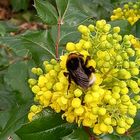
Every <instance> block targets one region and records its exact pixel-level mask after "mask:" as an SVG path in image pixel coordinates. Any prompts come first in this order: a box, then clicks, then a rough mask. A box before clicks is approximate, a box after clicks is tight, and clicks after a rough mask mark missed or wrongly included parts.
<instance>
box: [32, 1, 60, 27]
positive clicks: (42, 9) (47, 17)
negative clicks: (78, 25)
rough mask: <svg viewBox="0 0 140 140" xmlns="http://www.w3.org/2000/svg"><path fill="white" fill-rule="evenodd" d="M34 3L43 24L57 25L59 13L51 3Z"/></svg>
mask: <svg viewBox="0 0 140 140" xmlns="http://www.w3.org/2000/svg"><path fill="white" fill-rule="evenodd" d="M34 3H35V8H36V10H37V13H38V15H39V17H40V18H41V19H42V21H43V22H45V23H47V24H49V25H54V24H57V18H58V15H57V11H56V10H55V8H54V7H53V5H52V4H51V3H49V2H48V1H47V0H46V1H43V0H34Z"/></svg>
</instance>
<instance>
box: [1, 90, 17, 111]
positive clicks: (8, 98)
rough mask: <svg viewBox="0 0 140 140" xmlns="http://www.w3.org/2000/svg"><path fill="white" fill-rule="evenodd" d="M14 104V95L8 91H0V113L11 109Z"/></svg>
mask: <svg viewBox="0 0 140 140" xmlns="http://www.w3.org/2000/svg"><path fill="white" fill-rule="evenodd" d="M15 102H16V98H15V93H13V92H10V91H5V90H1V91H0V111H1V110H5V109H11V108H12V107H13V105H14V104H15Z"/></svg>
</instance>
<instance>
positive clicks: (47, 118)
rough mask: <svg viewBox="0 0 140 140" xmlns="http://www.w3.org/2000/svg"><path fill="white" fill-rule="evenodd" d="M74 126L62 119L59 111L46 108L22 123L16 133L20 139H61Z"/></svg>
mask: <svg viewBox="0 0 140 140" xmlns="http://www.w3.org/2000/svg"><path fill="white" fill-rule="evenodd" d="M74 127H75V126H74V125H73V124H69V123H67V122H65V121H64V120H62V118H61V114H60V113H54V112H53V111H52V110H49V109H46V110H44V111H43V112H41V113H40V114H39V115H38V116H36V118H35V119H34V120H33V121H32V122H30V123H27V124H25V125H23V126H22V127H21V128H20V129H19V130H18V131H17V132H16V134H17V135H18V136H19V137H20V138H21V139H22V140H27V139H34V140H40V139H41V140H47V139H48V140H61V138H62V137H64V136H66V135H68V134H69V133H71V132H72V129H73V128H74Z"/></svg>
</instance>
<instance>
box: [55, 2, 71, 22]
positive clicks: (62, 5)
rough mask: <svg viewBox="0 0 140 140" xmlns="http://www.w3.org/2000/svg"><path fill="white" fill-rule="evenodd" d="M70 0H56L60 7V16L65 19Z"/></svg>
mask: <svg viewBox="0 0 140 140" xmlns="http://www.w3.org/2000/svg"><path fill="white" fill-rule="evenodd" d="M68 4H69V0H63V2H62V0H56V5H57V9H58V13H59V16H60V17H61V19H62V20H63V17H64V16H65V14H66V11H67V8H68Z"/></svg>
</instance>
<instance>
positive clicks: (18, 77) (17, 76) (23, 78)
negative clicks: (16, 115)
mask: <svg viewBox="0 0 140 140" xmlns="http://www.w3.org/2000/svg"><path fill="white" fill-rule="evenodd" d="M27 80H28V62H26V61H19V62H17V63H15V64H11V65H10V66H9V68H8V71H7V73H6V74H5V82H6V83H7V85H9V86H10V87H11V88H12V89H13V90H14V91H16V97H17V99H18V100H19V103H23V102H28V101H29V100H31V98H32V93H31V91H30V89H29V86H28V83H27Z"/></svg>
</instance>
